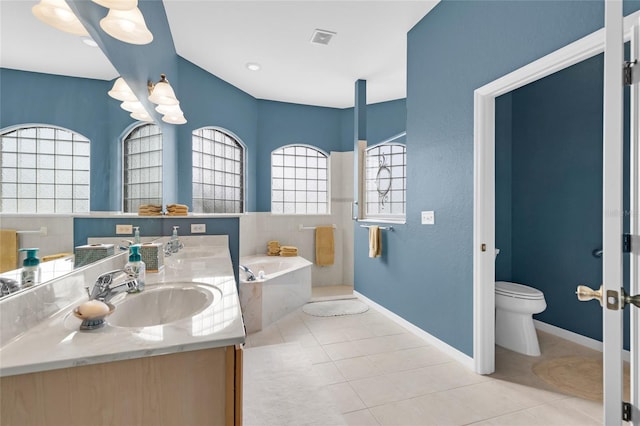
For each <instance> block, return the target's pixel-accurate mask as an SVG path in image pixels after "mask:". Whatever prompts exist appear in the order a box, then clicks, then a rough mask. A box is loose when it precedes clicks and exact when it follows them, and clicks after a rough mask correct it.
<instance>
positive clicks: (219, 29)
mask: <svg viewBox="0 0 640 426" xmlns="http://www.w3.org/2000/svg"><path fill="white" fill-rule="evenodd" d="M36 3H37V1H31V0H0V24H1V25H0V66H1V67H5V68H15V69H21V70H27V71H37V72H45V73H51V74H61V75H71V76H76V77H86V78H96V79H102V80H111V79H113V78H115V77H117V75H118V73H117V71H116V70H115V69H114V68H113V66H112V65H111V64H110V63H109V61H108V60H107V59H106V58H105V56H104V55H103V54H102V53H101V52H100V50H99V49H96V48H90V47H88V46H86V45H84V44H83V43H82V42H81V41H80V39H79V37H77V36H74V35H71V34H66V33H63V32H61V31H58V30H55V29H53V28H51V27H49V26H47V25H45V24H43V23H41V22H40V21H38V20H37V19H36V18H35V17H34V16H33V15H32V14H31V7H32V6H33V5H34V4H36ZM436 3H437V0H429V1H425V0H411V1H401V0H390V1H367V0H358V1H344V0H342V1H324V0H297V1H292V0H288V1H270V0H259V1H244V0H235V1H218V0H195V1H194V0H164V6H165V10H166V13H167V18H168V20H169V25H170V27H171V32H172V35H173V39H174V43H175V47H176V51H177V53H178V54H179V55H180V56H182V57H183V58H185V59H187V60H189V61H191V62H193V63H194V64H196V65H198V66H199V67H201V68H203V69H205V70H207V71H209V72H210V73H212V74H214V75H216V76H218V77H220V78H221V79H223V80H225V81H227V82H229V83H231V84H233V85H234V86H236V87H238V88H240V89H242V90H243V91H245V92H247V93H249V94H251V95H252V96H254V97H256V98H259V99H269V100H277V101H284V102H292V103H300V104H308V105H320V106H330V107H337V108H346V107H350V106H353V103H354V102H353V101H354V83H355V81H356V80H357V79H365V80H367V101H368V102H369V103H376V102H382V101H386V100H392V99H399V98H404V97H405V96H406V35H407V32H408V31H409V30H410V29H411V27H413V26H414V25H415V24H416V23H417V22H418V21H419V20H420V19H421V18H422V17H423V16H424V15H426V14H427V12H429V11H430V10H431V9H432V8H433V7H434V6H435V4H436ZM317 28H318V29H323V30H328V31H332V32H335V33H337V34H336V35H335V36H334V37H333V39H332V40H331V42H330V44H329V45H328V46H319V45H313V44H311V43H310V39H311V36H312V34H313V31H314V30H315V29H317ZM43 40H46V43H43ZM248 62H256V63H259V64H260V65H261V67H262V68H261V70H260V71H249V70H248V69H247V68H246V64H247V63H248Z"/></svg>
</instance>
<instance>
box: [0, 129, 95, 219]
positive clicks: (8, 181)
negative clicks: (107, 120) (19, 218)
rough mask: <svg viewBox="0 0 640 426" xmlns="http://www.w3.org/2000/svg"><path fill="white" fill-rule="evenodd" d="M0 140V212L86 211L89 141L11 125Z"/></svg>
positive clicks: (75, 135)
mask: <svg viewBox="0 0 640 426" xmlns="http://www.w3.org/2000/svg"><path fill="white" fill-rule="evenodd" d="M0 136H1V137H2V150H1V151H0V166H1V168H2V177H1V179H0V212H2V213H86V212H88V211H89V174H90V172H89V165H90V142H89V139H87V138H85V137H84V136H82V135H81V134H79V133H75V132H73V131H71V130H68V129H63V128H60V127H54V126H26V127H20V128H15V127H14V128H12V129H11V130H5V131H2V132H0Z"/></svg>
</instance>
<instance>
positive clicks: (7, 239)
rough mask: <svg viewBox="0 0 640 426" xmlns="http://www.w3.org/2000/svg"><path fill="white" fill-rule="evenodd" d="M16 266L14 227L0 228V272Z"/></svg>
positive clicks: (16, 254)
mask: <svg viewBox="0 0 640 426" xmlns="http://www.w3.org/2000/svg"><path fill="white" fill-rule="evenodd" d="M17 268H18V234H17V232H16V230H15V229H0V272H6V271H12V270H14V269H17Z"/></svg>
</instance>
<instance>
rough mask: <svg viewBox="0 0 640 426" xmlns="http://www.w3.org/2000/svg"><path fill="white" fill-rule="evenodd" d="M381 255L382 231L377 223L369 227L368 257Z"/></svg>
mask: <svg viewBox="0 0 640 426" xmlns="http://www.w3.org/2000/svg"><path fill="white" fill-rule="evenodd" d="M381 255H382V231H380V227H379V226H377V225H371V226H370V227H369V257H373V258H375V257H380V256H381Z"/></svg>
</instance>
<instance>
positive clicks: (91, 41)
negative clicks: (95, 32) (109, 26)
mask: <svg viewBox="0 0 640 426" xmlns="http://www.w3.org/2000/svg"><path fill="white" fill-rule="evenodd" d="M81 40H82V42H83V43H84V44H86V45H87V46H91V47H98V43H96V41H95V40H94V39H92V38H91V37H82V39H81Z"/></svg>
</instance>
